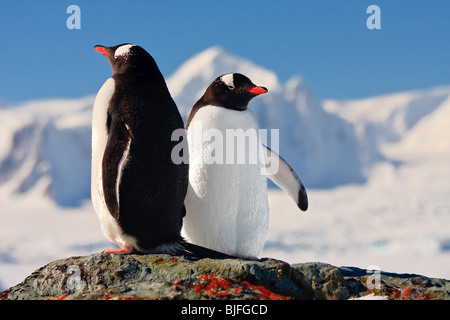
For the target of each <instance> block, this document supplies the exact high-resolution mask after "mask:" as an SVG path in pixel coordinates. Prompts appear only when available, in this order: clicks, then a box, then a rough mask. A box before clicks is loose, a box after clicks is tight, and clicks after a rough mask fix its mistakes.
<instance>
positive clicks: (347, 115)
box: [323, 86, 450, 158]
mask: <svg viewBox="0 0 450 320" xmlns="http://www.w3.org/2000/svg"><path fill="white" fill-rule="evenodd" d="M323 104H324V108H325V110H327V111H328V112H330V113H333V114H336V115H338V116H339V117H341V118H343V119H345V120H347V121H349V122H350V123H352V124H353V125H354V127H355V130H356V133H357V135H358V138H359V139H360V140H361V139H374V143H375V145H376V147H377V148H378V149H380V150H382V151H383V152H384V153H385V154H386V155H388V156H389V157H394V158H395V157H403V156H405V155H406V154H411V153H414V154H416V155H419V154H420V155H423V154H426V155H442V154H448V152H449V151H450V126H448V119H450V86H442V87H436V88H431V89H424V90H412V91H408V92H401V93H395V94H389V95H382V96H378V97H371V98H367V99H361V100H352V101H324V103H323Z"/></svg>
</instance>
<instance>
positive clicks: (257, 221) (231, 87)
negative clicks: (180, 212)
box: [183, 73, 308, 258]
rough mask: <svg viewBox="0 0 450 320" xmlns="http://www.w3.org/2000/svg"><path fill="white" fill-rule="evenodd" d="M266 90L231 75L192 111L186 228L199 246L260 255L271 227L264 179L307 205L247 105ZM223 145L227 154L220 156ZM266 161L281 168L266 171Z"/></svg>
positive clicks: (302, 205)
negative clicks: (256, 157) (263, 140)
mask: <svg viewBox="0 0 450 320" xmlns="http://www.w3.org/2000/svg"><path fill="white" fill-rule="evenodd" d="M266 92H267V89H266V88H264V87H261V86H256V85H255V84H254V83H253V82H252V81H251V80H250V79H249V78H247V77H246V76H244V75H242V74H239V73H229V74H225V75H222V76H220V77H218V78H217V79H215V80H214V81H213V82H212V83H211V85H210V86H209V87H208V88H207V89H206V91H205V93H204V95H203V96H202V97H201V98H200V100H198V101H197V103H196V104H195V105H194V107H193V108H192V110H191V113H190V115H189V118H188V122H187V126H186V128H187V135H188V144H189V166H190V170H189V186H188V192H187V196H186V200H185V204H186V216H185V218H184V222H183V226H184V230H183V231H184V232H185V233H186V235H187V236H188V238H189V239H190V240H191V241H192V242H193V243H195V244H197V245H201V246H205V247H208V248H211V249H214V250H218V251H221V252H225V253H227V254H230V255H235V256H239V257H245V258H256V257H257V256H258V255H259V253H260V252H261V250H262V248H263V245H264V242H265V239H266V234H267V230H268V225H269V206H268V196H267V179H266V177H269V178H270V179H272V180H273V181H274V182H275V183H276V184H277V185H279V186H280V187H281V188H283V189H284V190H285V191H286V192H287V193H288V195H289V196H291V197H292V198H293V200H294V201H295V202H296V203H297V204H298V206H299V208H300V209H301V210H303V211H305V210H306V209H307V207H308V199H307V195H306V191H305V188H304V186H303V183H302V182H301V180H300V179H299V177H298V176H297V174H296V173H295V172H294V170H292V168H291V167H290V166H289V164H287V163H286V162H285V161H284V160H283V159H282V158H281V157H279V156H278V155H277V154H276V153H275V152H272V151H271V150H270V149H269V148H267V147H266V146H264V145H263V144H262V143H261V141H260V138H259V134H258V131H259V129H258V124H257V121H256V119H255V117H254V116H253V114H252V113H251V111H250V110H248V109H247V105H248V103H249V102H250V100H251V99H253V98H254V97H256V96H258V95H260V94H264V93H266ZM236 133H238V135H239V134H241V135H244V136H245V137H244V138H245V139H247V138H248V141H249V149H248V150H246V149H245V148H244V149H242V146H241V147H239V146H238V143H235V144H234V145H233V141H230V140H229V139H235V138H236ZM251 137H253V144H254V145H253V147H254V146H255V145H256V149H253V151H251V150H250V149H251V148H252V146H251V144H252V142H251V139H252V138H251ZM241 138H242V136H241ZM238 139H239V138H238ZM223 140H225V141H223ZM234 142H235V141H234ZM212 146H213V147H212ZM227 146H228V147H227ZM229 146H231V147H229ZM220 147H223V148H224V152H223V153H227V154H226V155H223V157H222V154H220V155H219V156H217V154H218V153H221V152H219V149H220ZM233 148H234V149H233ZM255 150H256V151H255ZM230 151H231V152H232V155H231V156H230V155H229V154H228V153H229V152H230ZM239 153H241V154H240V155H239ZM242 153H244V157H245V159H244V161H242V159H241V162H239V161H238V160H236V159H235V156H237V158H239V157H240V156H242V155H243V154H242ZM252 153H253V155H255V154H259V155H261V154H263V155H264V156H263V157H264V161H253V162H252V161H250V160H251V156H252ZM224 159H225V160H224ZM227 159H228V160H230V161H226V160H227ZM233 160H235V161H233ZM267 160H269V161H270V160H277V162H278V163H279V166H278V170H277V171H275V172H268V173H267V174H266V171H265V170H264V169H265V167H266V163H267Z"/></svg>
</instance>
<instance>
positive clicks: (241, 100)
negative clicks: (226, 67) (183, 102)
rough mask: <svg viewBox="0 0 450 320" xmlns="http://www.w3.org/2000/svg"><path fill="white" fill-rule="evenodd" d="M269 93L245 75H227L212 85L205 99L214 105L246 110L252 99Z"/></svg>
mask: <svg viewBox="0 0 450 320" xmlns="http://www.w3.org/2000/svg"><path fill="white" fill-rule="evenodd" d="M267 91H268V90H267V89H266V88H265V87H261V86H257V85H255V84H254V83H253V82H252V81H251V80H250V79H249V78H247V77H246V76H244V75H243V74H240V73H227V74H224V75H222V76H220V77H218V78H217V79H216V80H214V81H213V83H211V85H210V86H209V87H208V89H207V90H206V92H205V97H206V99H207V100H209V101H210V103H211V104H213V105H218V106H223V107H226V108H230V109H235V110H245V109H247V105H248V103H249V102H250V100H251V99H253V98H254V97H256V96H258V95H260V94H263V93H266V92H267Z"/></svg>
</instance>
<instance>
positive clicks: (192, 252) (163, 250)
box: [142, 239, 237, 259]
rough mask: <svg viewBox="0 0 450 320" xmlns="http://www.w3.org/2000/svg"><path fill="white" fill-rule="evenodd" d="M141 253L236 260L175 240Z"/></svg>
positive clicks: (182, 240)
mask: <svg viewBox="0 0 450 320" xmlns="http://www.w3.org/2000/svg"><path fill="white" fill-rule="evenodd" d="M142 253H153V254H169V255H172V256H185V257H189V258H192V259H206V258H211V259H236V258H237V257H234V256H230V255H228V254H225V253H222V252H219V251H215V250H212V249H208V248H205V247H201V246H198V245H196V244H192V243H189V242H187V241H185V240H184V239H181V240H175V241H172V242H167V243H163V244H160V245H158V246H156V247H154V248H152V249H151V250H145V251H142Z"/></svg>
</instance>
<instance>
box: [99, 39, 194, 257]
mask: <svg viewBox="0 0 450 320" xmlns="http://www.w3.org/2000/svg"><path fill="white" fill-rule="evenodd" d="M96 50H97V51H99V52H101V53H102V54H104V56H105V57H106V58H107V59H108V61H109V62H110V64H111V67H112V70H113V76H112V77H113V79H114V81H115V91H114V94H113V96H112V97H111V100H110V104H109V108H108V114H107V123H106V126H107V132H108V142H107V145H106V149H105V153H104V157H103V162H102V172H103V191H104V197H105V202H106V205H107V207H108V209H109V212H110V213H111V214H112V215H113V217H114V218H115V219H116V220H117V221H118V223H119V225H120V227H121V228H122V230H123V232H124V233H126V234H128V235H131V236H134V237H135V238H136V239H137V245H138V246H139V248H140V249H141V250H142V251H146V250H149V251H151V250H152V249H153V248H155V247H156V246H160V245H164V244H167V243H172V242H177V241H182V238H181V235H180V231H181V227H182V219H183V216H184V214H185V209H184V198H185V195H186V190H187V184H188V165H187V164H184V163H181V164H174V163H173V161H172V159H171V152H172V149H173V147H174V146H175V145H176V144H178V143H179V142H178V141H171V135H172V133H173V131H174V130H176V129H181V128H183V127H184V124H183V120H182V118H181V115H180V113H179V111H178V108H177V106H176V105H175V103H174V101H173V99H172V97H171V95H170V93H169V91H168V89H167V85H166V83H165V80H164V78H163V76H162V74H161V72H160V71H159V68H158V66H157V65H156V63H155V61H154V59H153V57H152V56H151V55H150V54H149V53H148V52H146V51H145V50H144V49H142V48H141V47H139V46H136V45H128V46H124V45H119V46H115V47H102V46H96ZM118 51H120V52H118ZM124 150H128V153H127V155H128V156H127V157H126V158H124V157H123V155H124V152H123V151H124ZM118 180H119V181H120V183H117V182H118Z"/></svg>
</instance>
